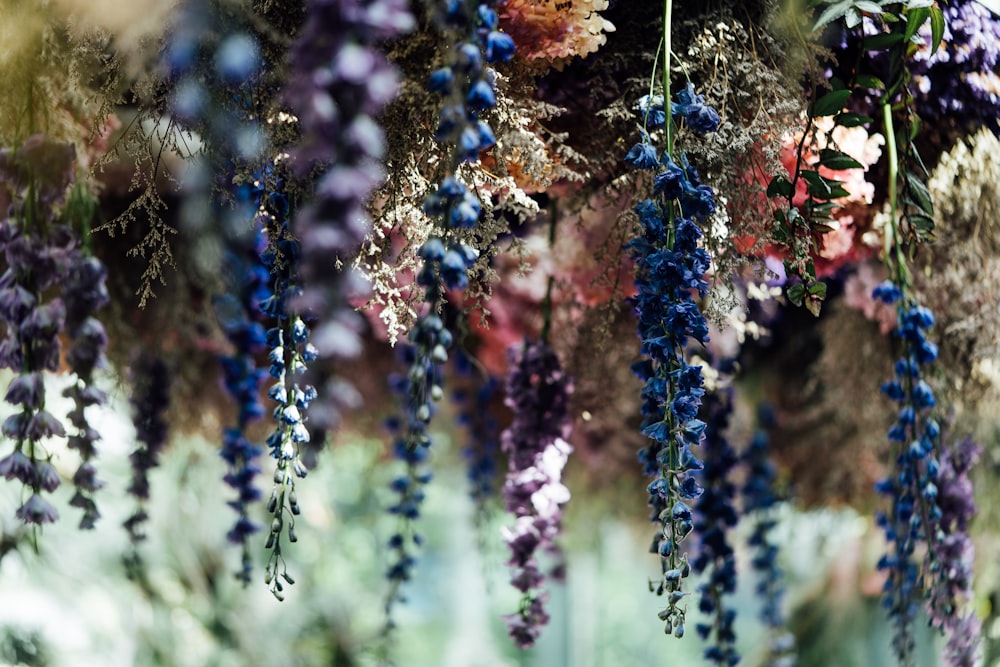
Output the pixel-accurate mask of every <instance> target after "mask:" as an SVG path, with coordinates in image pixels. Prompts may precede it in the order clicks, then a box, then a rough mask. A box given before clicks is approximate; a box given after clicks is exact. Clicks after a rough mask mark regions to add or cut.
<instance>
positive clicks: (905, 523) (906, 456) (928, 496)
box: [873, 284, 941, 665]
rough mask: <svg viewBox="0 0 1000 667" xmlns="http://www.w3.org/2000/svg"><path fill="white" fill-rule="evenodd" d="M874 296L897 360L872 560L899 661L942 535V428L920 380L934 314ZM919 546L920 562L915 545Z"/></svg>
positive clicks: (909, 652) (896, 293) (894, 294)
mask: <svg viewBox="0 0 1000 667" xmlns="http://www.w3.org/2000/svg"><path fill="white" fill-rule="evenodd" d="M873 296H874V297H875V298H877V299H880V300H882V301H883V302H885V303H891V302H895V303H896V306H897V330H896V335H897V337H898V338H900V339H901V342H902V349H903V355H902V357H901V358H900V359H899V360H898V361H897V362H896V365H895V377H894V379H892V380H890V381H889V382H886V383H885V384H883V385H882V393H884V394H885V395H886V396H887V397H888V398H889V399H891V400H892V401H894V402H895V403H896V404H897V405H898V406H899V408H898V413H897V419H896V423H895V424H893V426H892V427H891V428H890V429H889V440H890V441H891V442H892V443H893V450H894V456H895V462H894V463H895V464H894V466H893V469H892V472H891V474H890V476H889V477H888V478H886V479H884V480H883V481H881V482H879V484H878V485H877V489H878V491H879V492H881V493H882V494H884V495H886V496H888V497H889V499H890V501H891V505H892V507H891V510H890V512H889V514H880V515H879V516H878V522H879V524H880V526H881V527H882V529H883V530H884V531H885V534H886V539H887V541H888V542H889V545H890V552H889V553H888V554H886V555H885V556H883V557H882V559H881V560H880V561H879V565H878V566H879V569H880V570H883V571H885V572H887V574H888V578H887V579H886V583H885V586H884V589H883V593H884V597H883V605H884V607H885V608H886V611H887V612H888V614H889V617H890V620H891V621H892V623H893V625H894V637H893V650H894V651H895V652H896V655H897V657H898V658H899V660H900V663H901V664H903V665H909V664H912V662H913V659H914V657H913V651H914V644H913V636H912V629H911V628H912V625H913V622H914V620H915V616H916V611H917V609H918V606H919V600H920V597H921V595H922V593H923V587H924V584H925V580H924V576H925V572H927V571H933V570H934V569H935V568H936V567H938V566H937V565H935V563H934V557H935V554H936V550H935V546H936V542H937V540H938V535H939V533H940V531H941V508H940V507H939V504H938V483H939V480H938V475H939V473H940V461H939V444H940V434H941V428H940V426H939V424H938V422H937V421H936V420H935V419H934V418H933V417H932V416H931V415H930V414H929V411H930V409H931V408H933V407H934V405H935V403H936V401H935V399H934V394H933V392H932V391H931V389H930V387H929V385H928V384H927V383H926V382H925V381H924V380H923V377H922V376H923V367H924V366H926V365H928V364H930V363H932V362H933V361H935V360H936V359H937V356H938V348H937V345H935V344H934V343H933V342H931V341H930V340H928V338H927V330H928V329H929V328H930V327H931V326H933V324H934V316H933V314H932V313H931V311H930V310H929V309H927V308H926V307H923V306H920V305H918V304H916V303H915V302H914V301H913V300H912V299H908V298H906V297H905V296H904V295H903V294H902V291H901V290H899V289H898V288H897V289H893V287H892V286H891V285H887V284H882V285H880V286H879V287H877V288H876V289H875V291H874V293H873ZM921 545H926V546H927V547H928V548H927V549H926V556H925V557H924V563H921V562H919V561H918V555H919V548H920V547H921Z"/></svg>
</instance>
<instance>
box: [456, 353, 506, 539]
mask: <svg viewBox="0 0 1000 667" xmlns="http://www.w3.org/2000/svg"><path fill="white" fill-rule="evenodd" d="M453 358H454V368H455V373H456V374H457V375H458V376H459V377H465V378H468V379H469V380H470V382H473V383H475V384H474V385H473V386H471V388H466V387H463V388H460V389H456V390H455V391H454V392H452V401H453V402H454V403H455V405H456V406H457V408H458V423H459V425H460V426H462V427H464V428H465V429H466V432H467V434H468V440H467V444H466V446H465V448H464V449H463V451H462V454H463V456H464V458H465V460H466V465H467V466H468V472H467V475H466V476H467V478H468V481H469V495H470V496H471V498H472V502H473V503H474V504H475V506H476V517H477V521H478V520H480V519H482V518H484V517H485V514H486V504H487V503H488V502H489V501H490V499H492V498H494V497H496V494H497V456H498V455H499V453H500V422H499V421H498V420H497V418H496V416H495V415H494V414H493V411H492V405H493V402H494V400H495V399H496V398H497V397H498V396H499V395H500V389H501V385H500V382H499V381H498V380H497V379H496V378H495V377H493V376H492V375H487V376H486V377H485V378H481V376H480V372H479V370H478V369H477V368H476V366H475V364H474V362H473V361H472V359H470V358H469V357H468V356H467V355H466V354H465V353H464V352H462V351H458V352H457V353H456V354H455V355H454V356H453Z"/></svg>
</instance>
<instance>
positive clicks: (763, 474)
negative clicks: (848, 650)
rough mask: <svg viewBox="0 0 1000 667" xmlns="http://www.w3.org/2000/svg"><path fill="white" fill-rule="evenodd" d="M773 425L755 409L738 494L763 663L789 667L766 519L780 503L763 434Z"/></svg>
mask: <svg viewBox="0 0 1000 667" xmlns="http://www.w3.org/2000/svg"><path fill="white" fill-rule="evenodd" d="M773 422H774V414H773V411H772V410H771V408H769V407H767V406H761V408H760V409H759V410H758V428H757V429H756V430H755V431H754V434H753V436H752V437H751V439H750V444H749V445H748V446H747V449H746V451H745V452H744V453H743V457H742V458H743V464H744V465H745V466H746V468H747V476H746V480H745V481H744V483H743V488H742V489H741V495H742V497H743V511H744V513H746V514H747V515H752V516H753V527H752V530H751V532H750V537H749V538H748V540H747V544H748V545H749V547H750V548H751V551H752V556H751V560H750V566H751V567H752V568H753V569H754V571H756V573H757V582H756V584H755V586H754V590H755V592H756V593H757V596H758V599H759V600H760V601H761V609H760V618H761V620H762V621H763V622H764V625H765V626H767V628H769V630H770V632H771V636H770V643H769V645H768V663H767V664H770V665H772V667H791V665H793V664H795V657H794V647H795V638H794V636H793V635H792V634H791V633H789V632H788V631H787V627H786V619H785V615H784V612H783V611H782V598H783V597H784V593H785V582H784V579H785V576H784V572H783V571H782V569H781V567H780V566H779V565H778V547H777V545H775V544H774V542H773V541H772V538H771V531H772V530H773V529H774V527H775V526H776V525H777V521H776V520H775V519H774V517H773V516H770V510H772V509H773V508H774V507H775V505H777V504H778V502H779V501H780V497H779V496H778V494H777V492H776V491H775V488H774V485H775V480H776V478H777V469H776V468H775V465H774V461H773V460H772V459H771V442H770V437H769V436H768V432H767V431H768V429H770V428H771V427H772V426H773Z"/></svg>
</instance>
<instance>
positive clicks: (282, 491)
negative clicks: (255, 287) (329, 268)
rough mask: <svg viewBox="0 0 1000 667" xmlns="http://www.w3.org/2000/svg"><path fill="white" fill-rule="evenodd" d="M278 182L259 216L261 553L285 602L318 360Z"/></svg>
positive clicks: (297, 252) (275, 589)
mask: <svg viewBox="0 0 1000 667" xmlns="http://www.w3.org/2000/svg"><path fill="white" fill-rule="evenodd" d="M282 190H283V183H282V181H281V180H280V179H279V181H278V182H277V185H276V187H275V189H274V190H273V191H272V192H270V193H269V194H268V195H267V197H266V198H262V199H261V202H262V205H261V209H262V211H263V213H262V215H263V216H264V217H265V218H266V222H265V226H266V228H267V230H268V235H269V238H270V244H269V246H268V247H267V249H266V250H265V252H264V253H263V255H262V256H261V258H262V260H263V263H264V266H265V268H266V269H267V271H268V273H269V274H270V275H271V278H272V280H273V286H274V287H273V290H272V291H271V292H270V294H269V296H268V297H267V298H266V299H264V300H263V301H261V302H260V308H261V310H262V311H263V313H264V315H266V316H267V317H268V318H269V319H270V321H271V322H272V324H273V326H271V328H269V329H268V330H267V332H266V333H265V335H264V344H265V347H266V348H267V349H268V362H269V364H270V365H269V367H268V374H269V375H270V377H271V379H273V380H274V382H273V384H271V386H270V388H269V389H268V392H267V395H268V398H270V399H271V401H272V402H273V403H274V404H275V406H274V409H273V411H272V414H271V416H272V418H273V420H274V430H272V431H271V434H270V435H269V436H268V438H267V442H266V444H267V448H268V452H269V454H270V456H271V458H273V459H274V460H275V463H276V468H275V472H274V488H273V489H272V491H271V495H270V497H269V499H268V502H267V511H268V512H270V513H271V514H272V519H271V526H270V532H269V533H268V536H267V542H266V543H265V548H266V549H268V550H270V551H271V555H270V557H269V559H268V562H267V569H266V573H265V577H264V578H265V581H267V583H268V584H269V585H270V587H271V592H272V593H273V594H274V596H275V597H276V598H277V599H279V600H283V599H284V596H283V595H282V591H283V589H284V584H282V582H281V580H282V579H283V580H284V581H285V583H288V584H291V583H294V581H293V580H292V578H291V577H290V576H289V575H288V572H287V569H286V567H285V561H284V557H283V555H282V551H281V550H282V544H281V540H282V535H285V536H287V538H288V541H289V542H296V541H297V540H298V538H297V537H296V534H295V517H296V516H298V515H299V513H300V512H301V509H300V508H299V504H298V498H297V496H296V493H295V479H296V478H303V477H305V476H306V475H307V474H308V468H307V467H306V465H305V462H304V461H303V449H304V447H306V445H308V443H309V442H310V441H311V439H312V435H311V434H310V432H309V429H308V428H307V427H306V420H307V416H308V411H309V406H310V405H311V404H312V403H313V401H315V400H316V397H317V391H316V388H315V387H314V386H313V385H312V384H310V383H309V381H308V379H307V372H308V370H309V365H310V364H312V363H314V362H315V361H316V360H317V359H318V358H319V352H318V350H317V349H316V347H315V346H314V345H313V344H312V342H310V327H309V324H307V322H306V320H305V319H304V317H303V315H300V314H299V313H298V312H297V311H296V310H295V309H294V308H292V307H291V304H292V302H293V301H294V300H295V299H297V298H298V297H299V295H301V293H302V291H301V288H300V283H299V277H298V267H299V263H300V259H301V246H300V244H299V242H298V241H297V240H296V239H295V238H293V237H292V235H291V231H290V230H289V225H288V220H289V216H290V209H289V202H288V198H287V196H286V195H285V194H284V193H283V191H282Z"/></svg>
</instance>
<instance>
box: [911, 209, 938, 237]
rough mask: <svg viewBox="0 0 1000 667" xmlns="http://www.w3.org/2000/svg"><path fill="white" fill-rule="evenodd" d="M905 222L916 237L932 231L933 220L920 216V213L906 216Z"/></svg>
mask: <svg viewBox="0 0 1000 667" xmlns="http://www.w3.org/2000/svg"><path fill="white" fill-rule="evenodd" d="M906 220H907V221H908V222H909V223H910V226H911V227H913V231H914V232H915V233H916V234H917V236H921V237H922V236H924V235H925V234H927V233H929V232H933V231H934V218H931V217H930V216H926V215H922V214H920V213H914V214H913V215H908V216H906Z"/></svg>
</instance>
